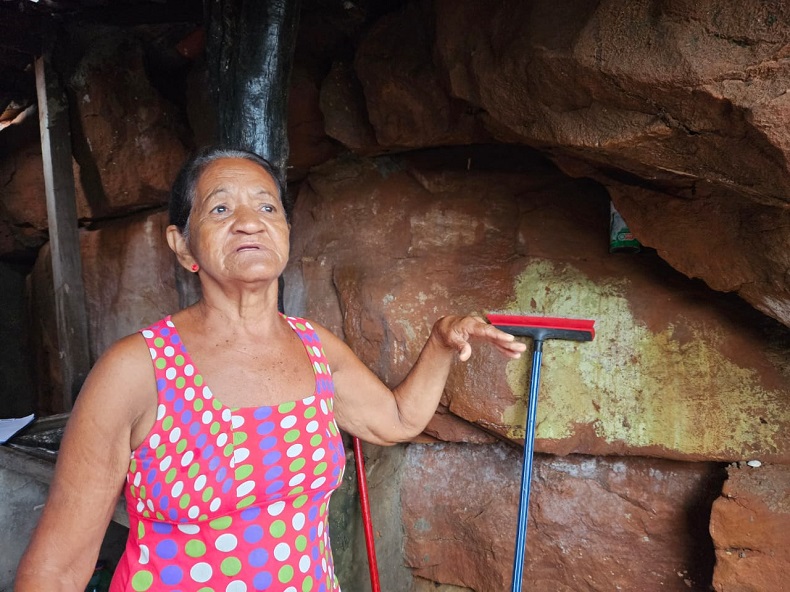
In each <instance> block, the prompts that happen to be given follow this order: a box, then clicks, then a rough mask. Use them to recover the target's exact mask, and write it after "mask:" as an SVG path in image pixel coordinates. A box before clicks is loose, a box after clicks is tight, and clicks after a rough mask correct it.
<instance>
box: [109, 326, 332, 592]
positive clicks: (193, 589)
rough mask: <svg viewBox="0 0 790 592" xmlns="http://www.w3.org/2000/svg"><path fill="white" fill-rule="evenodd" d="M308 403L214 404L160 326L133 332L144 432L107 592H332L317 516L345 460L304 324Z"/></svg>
mask: <svg viewBox="0 0 790 592" xmlns="http://www.w3.org/2000/svg"><path fill="white" fill-rule="evenodd" d="M286 320H287V321H288V324H289V325H290V326H291V328H292V329H293V330H294V331H295V332H296V334H297V335H298V336H299V338H300V339H301V340H302V343H303V344H304V346H305V350H306V352H307V356H308V357H309V359H310V362H311V363H312V366H313V371H314V373H315V384H316V388H315V393H314V394H313V395H312V396H310V397H308V398H306V399H302V400H300V401H291V402H287V403H281V404H279V405H276V406H263V407H242V408H230V407H227V406H225V405H223V404H222V402H221V401H220V400H218V399H216V398H215V397H214V395H213V393H212V392H211V389H210V388H209V385H207V384H205V382H204V380H203V378H202V376H201V375H200V372H199V370H198V369H197V368H195V365H194V364H193V363H192V361H191V359H190V357H189V353H188V352H187V351H186V349H185V348H184V345H183V344H182V343H181V340H180V338H179V335H178V332H177V331H176V328H175V326H174V325H173V323H172V321H171V320H170V317H169V316H168V317H166V318H165V319H163V320H161V321H159V322H158V323H156V324H154V325H152V326H151V327H149V328H148V329H145V330H144V331H142V334H143V337H144V338H145V340H146V342H147V344H148V347H149V350H150V352H151V358H152V361H153V364H154V368H155V372H156V384H157V391H158V399H159V403H158V407H157V416H156V422H155V424H154V427H153V429H152V430H151V432H150V433H149V435H148V437H147V438H146V440H145V441H144V442H143V443H142V444H141V445H140V446H139V447H138V448H137V449H136V450H135V451H134V452H133V453H132V456H131V461H130V464H129V472H128V474H127V477H126V480H127V483H126V491H125V493H126V504H127V509H128V513H129V523H130V529H129V539H128V541H127V544H126V549H125V551H124V554H123V556H122V557H121V560H120V562H119V564H118V566H117V568H116V570H115V575H114V577H113V581H112V584H111V587H110V591H111V592H128V591H134V592H145V591H151V592H159V591H165V590H167V591H173V592H175V591H179V592H247V591H253V590H269V591H271V592H307V591H317V592H336V591H339V586H338V583H337V579H336V578H335V573H334V567H333V562H332V552H331V549H330V545H329V533H328V530H327V509H328V508H327V506H328V503H329V497H330V496H331V494H332V492H333V491H334V490H335V489H337V487H338V486H339V485H340V482H341V480H342V476H343V468H344V463H345V455H344V451H343V443H342V440H341V437H340V434H339V432H338V428H337V425H336V423H335V420H334V415H333V413H332V405H333V394H334V385H333V382H332V376H331V373H330V370H329V366H328V365H327V361H326V358H325V357H324V353H323V350H322V348H321V343H320V342H319V340H318V335H317V334H316V332H315V331H314V330H313V328H312V327H311V325H310V323H309V322H307V321H305V320H302V319H297V318H293V317H286Z"/></svg>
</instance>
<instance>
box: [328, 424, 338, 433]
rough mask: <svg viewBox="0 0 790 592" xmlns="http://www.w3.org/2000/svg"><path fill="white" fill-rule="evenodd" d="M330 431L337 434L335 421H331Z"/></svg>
mask: <svg viewBox="0 0 790 592" xmlns="http://www.w3.org/2000/svg"><path fill="white" fill-rule="evenodd" d="M329 431H330V432H331V433H332V435H333V436H337V426H336V425H335V422H334V421H330V422H329Z"/></svg>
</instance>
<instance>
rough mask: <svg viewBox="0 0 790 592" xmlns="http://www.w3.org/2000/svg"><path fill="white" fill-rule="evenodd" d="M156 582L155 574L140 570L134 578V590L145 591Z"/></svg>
mask: <svg viewBox="0 0 790 592" xmlns="http://www.w3.org/2000/svg"><path fill="white" fill-rule="evenodd" d="M153 583H154V574H152V573H151V572H150V571H147V570H143V571H138V572H137V573H136V574H134V577H133V578H132V590H134V591H135V592H145V591H146V590H148V589H149V588H151V586H152V585H153Z"/></svg>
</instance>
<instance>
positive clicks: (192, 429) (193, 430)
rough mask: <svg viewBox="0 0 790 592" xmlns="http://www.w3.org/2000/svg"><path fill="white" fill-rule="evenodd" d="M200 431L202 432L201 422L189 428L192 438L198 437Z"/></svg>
mask: <svg viewBox="0 0 790 592" xmlns="http://www.w3.org/2000/svg"><path fill="white" fill-rule="evenodd" d="M199 431H200V422H199V421H196V422H194V423H193V424H192V425H191V426H189V435H190V436H197V434H198V432H199Z"/></svg>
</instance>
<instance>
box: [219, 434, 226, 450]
mask: <svg viewBox="0 0 790 592" xmlns="http://www.w3.org/2000/svg"><path fill="white" fill-rule="evenodd" d="M227 443H228V435H227V434H226V433H225V432H222V433H221V434H220V435H219V436H217V446H219V447H220V448H222V447H223V446H225V444H227Z"/></svg>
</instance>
